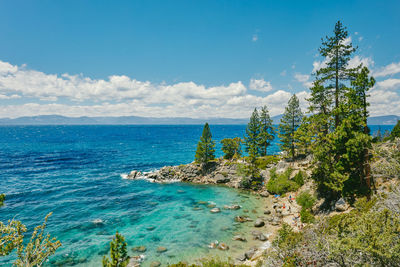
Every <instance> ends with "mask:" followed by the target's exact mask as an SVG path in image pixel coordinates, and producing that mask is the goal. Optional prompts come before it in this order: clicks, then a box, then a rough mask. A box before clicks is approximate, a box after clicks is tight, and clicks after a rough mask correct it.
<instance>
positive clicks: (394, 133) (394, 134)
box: [390, 120, 400, 140]
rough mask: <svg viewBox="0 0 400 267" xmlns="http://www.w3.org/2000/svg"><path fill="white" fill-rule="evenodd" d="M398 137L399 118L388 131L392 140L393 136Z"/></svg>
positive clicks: (399, 129) (399, 133)
mask: <svg viewBox="0 0 400 267" xmlns="http://www.w3.org/2000/svg"><path fill="white" fill-rule="evenodd" d="M399 137H400V120H398V121H397V123H396V125H395V126H394V127H393V130H392V132H391V133H390V139H391V140H394V139H395V138H399Z"/></svg>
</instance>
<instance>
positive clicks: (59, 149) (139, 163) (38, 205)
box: [0, 125, 257, 266]
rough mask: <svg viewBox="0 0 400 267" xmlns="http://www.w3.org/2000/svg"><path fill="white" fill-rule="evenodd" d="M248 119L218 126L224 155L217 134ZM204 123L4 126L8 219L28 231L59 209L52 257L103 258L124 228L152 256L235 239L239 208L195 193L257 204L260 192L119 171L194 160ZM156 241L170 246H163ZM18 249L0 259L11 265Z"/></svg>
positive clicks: (167, 258)
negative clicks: (138, 177) (57, 244)
mask: <svg viewBox="0 0 400 267" xmlns="http://www.w3.org/2000/svg"><path fill="white" fill-rule="evenodd" d="M244 128H245V127H244V126H211V130H212V132H213V136H214V139H215V140H216V141H217V155H219V156H220V155H221V154H222V153H221V152H220V145H219V140H221V139H223V138H226V137H235V136H243V134H244ZM201 132H202V126H200V125H196V126H18V127H0V147H1V149H0V192H4V193H5V194H6V195H7V199H6V205H5V207H3V208H1V209H0V220H1V221H7V220H8V219H10V218H14V217H15V218H16V219H18V220H21V221H22V222H23V223H24V224H26V225H27V227H28V229H29V230H30V231H29V233H28V235H29V234H30V233H31V230H32V229H33V227H34V226H36V225H38V224H40V223H41V222H42V221H43V218H44V217H45V215H46V214H48V213H49V212H53V215H52V217H50V219H49V223H48V228H47V229H48V231H49V232H50V233H51V234H52V235H54V236H56V237H57V238H58V239H59V240H61V242H62V244H63V246H62V247H61V248H60V249H59V250H58V251H57V254H56V255H55V256H53V257H52V258H51V259H50V262H49V264H50V265H56V264H59V265H63V266H72V265H80V266H99V264H101V257H102V256H103V255H104V254H106V253H107V252H108V248H109V242H110V239H111V238H112V235H114V234H115V232H116V231H117V230H118V231H119V232H121V233H122V234H123V235H124V236H125V237H126V239H127V242H128V246H129V248H132V247H134V246H137V245H145V246H147V248H148V250H147V252H146V253H145V254H146V256H147V257H146V259H148V260H151V259H157V260H160V261H162V262H176V261H179V260H181V259H185V258H191V257H193V256H194V255H196V256H202V255H206V254H207V253H209V250H208V249H207V244H209V243H210V242H211V241H213V240H222V241H229V240H230V238H231V236H232V234H233V233H234V232H235V231H240V230H241V229H240V227H242V226H234V225H233V217H234V216H235V214H239V213H240V212H241V211H225V210H223V211H222V212H221V213H219V214H211V213H210V212H209V210H208V208H206V207H203V208H204V209H203V210H193V207H194V206H195V205H196V202H197V201H211V202H214V203H216V204H217V206H220V207H222V205H225V204H227V205H230V204H233V203H238V204H240V205H243V206H245V207H248V209H251V208H253V207H254V206H256V205H257V200H255V199H254V198H252V197H250V198H248V196H246V195H243V194H238V192H237V191H236V190H232V189H229V188H224V187H213V186H199V185H189V184H180V183H175V184H165V185H164V184H163V185H160V184H153V183H149V182H146V181H129V180H124V179H121V174H123V173H128V172H129V171H131V170H133V169H136V170H140V171H150V170H155V169H158V168H160V167H162V166H165V165H178V164H184V163H189V162H191V161H192V160H193V157H194V152H195V149H196V144H197V141H198V139H199V136H200V135H201ZM180 190H181V191H180ZM223 226H226V227H229V229H224V230H221V228H222V227H223ZM147 227H155V229H154V230H152V231H150V230H148V229H147ZM149 229H151V228H149ZM158 246H165V247H167V248H168V251H167V252H166V253H164V254H157V253H156V252H155V250H156V248H157V247H158ZM211 253H213V252H212V251H211ZM14 257H15V255H12V256H11V257H8V258H4V257H3V258H0V264H3V265H6V266H9V265H11V262H12V260H13V258H14Z"/></svg>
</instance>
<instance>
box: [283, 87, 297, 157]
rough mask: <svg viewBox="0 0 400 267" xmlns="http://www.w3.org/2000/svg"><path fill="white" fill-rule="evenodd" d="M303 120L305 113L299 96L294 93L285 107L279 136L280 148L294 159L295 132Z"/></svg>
mask: <svg viewBox="0 0 400 267" xmlns="http://www.w3.org/2000/svg"><path fill="white" fill-rule="evenodd" d="M302 120H303V113H302V112H301V109H300V103H299V99H298V98H297V96H296V95H295V94H294V95H293V96H292V97H291V98H290V99H289V102H288V105H287V107H286V108H285V113H284V114H283V117H282V119H281V123H280V124H279V138H280V141H281V144H280V148H281V150H283V151H286V152H288V153H289V154H290V156H291V157H292V159H293V160H294V159H295V156H296V144H297V143H298V141H299V140H296V136H295V132H296V130H297V128H299V127H300V125H301V122H302Z"/></svg>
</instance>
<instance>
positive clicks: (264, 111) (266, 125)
mask: <svg viewBox="0 0 400 267" xmlns="http://www.w3.org/2000/svg"><path fill="white" fill-rule="evenodd" d="M259 125H260V130H259V134H258V145H259V149H260V151H259V154H260V156H266V155H267V148H268V147H269V146H270V145H271V143H272V141H273V140H274V138H275V131H274V128H273V126H272V119H271V117H270V116H269V112H268V108H267V106H263V107H262V108H261V112H260V115H259Z"/></svg>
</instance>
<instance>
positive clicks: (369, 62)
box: [312, 55, 375, 73]
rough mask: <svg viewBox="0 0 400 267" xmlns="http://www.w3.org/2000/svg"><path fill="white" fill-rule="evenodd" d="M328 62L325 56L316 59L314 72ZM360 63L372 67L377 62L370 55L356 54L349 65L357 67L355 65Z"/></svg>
mask: <svg viewBox="0 0 400 267" xmlns="http://www.w3.org/2000/svg"><path fill="white" fill-rule="evenodd" d="M327 62H328V59H327V58H325V59H324V60H323V61H318V60H316V61H314V62H313V70H312V72H313V73H315V72H316V71H317V70H319V69H321V68H325V67H326V64H327ZM360 64H362V65H363V66H366V67H368V68H370V67H372V66H374V64H375V62H374V60H373V59H372V58H370V57H361V56H358V55H356V56H354V57H352V58H351V59H350V60H349V63H348V67H349V68H355V67H357V66H359V65H360Z"/></svg>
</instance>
